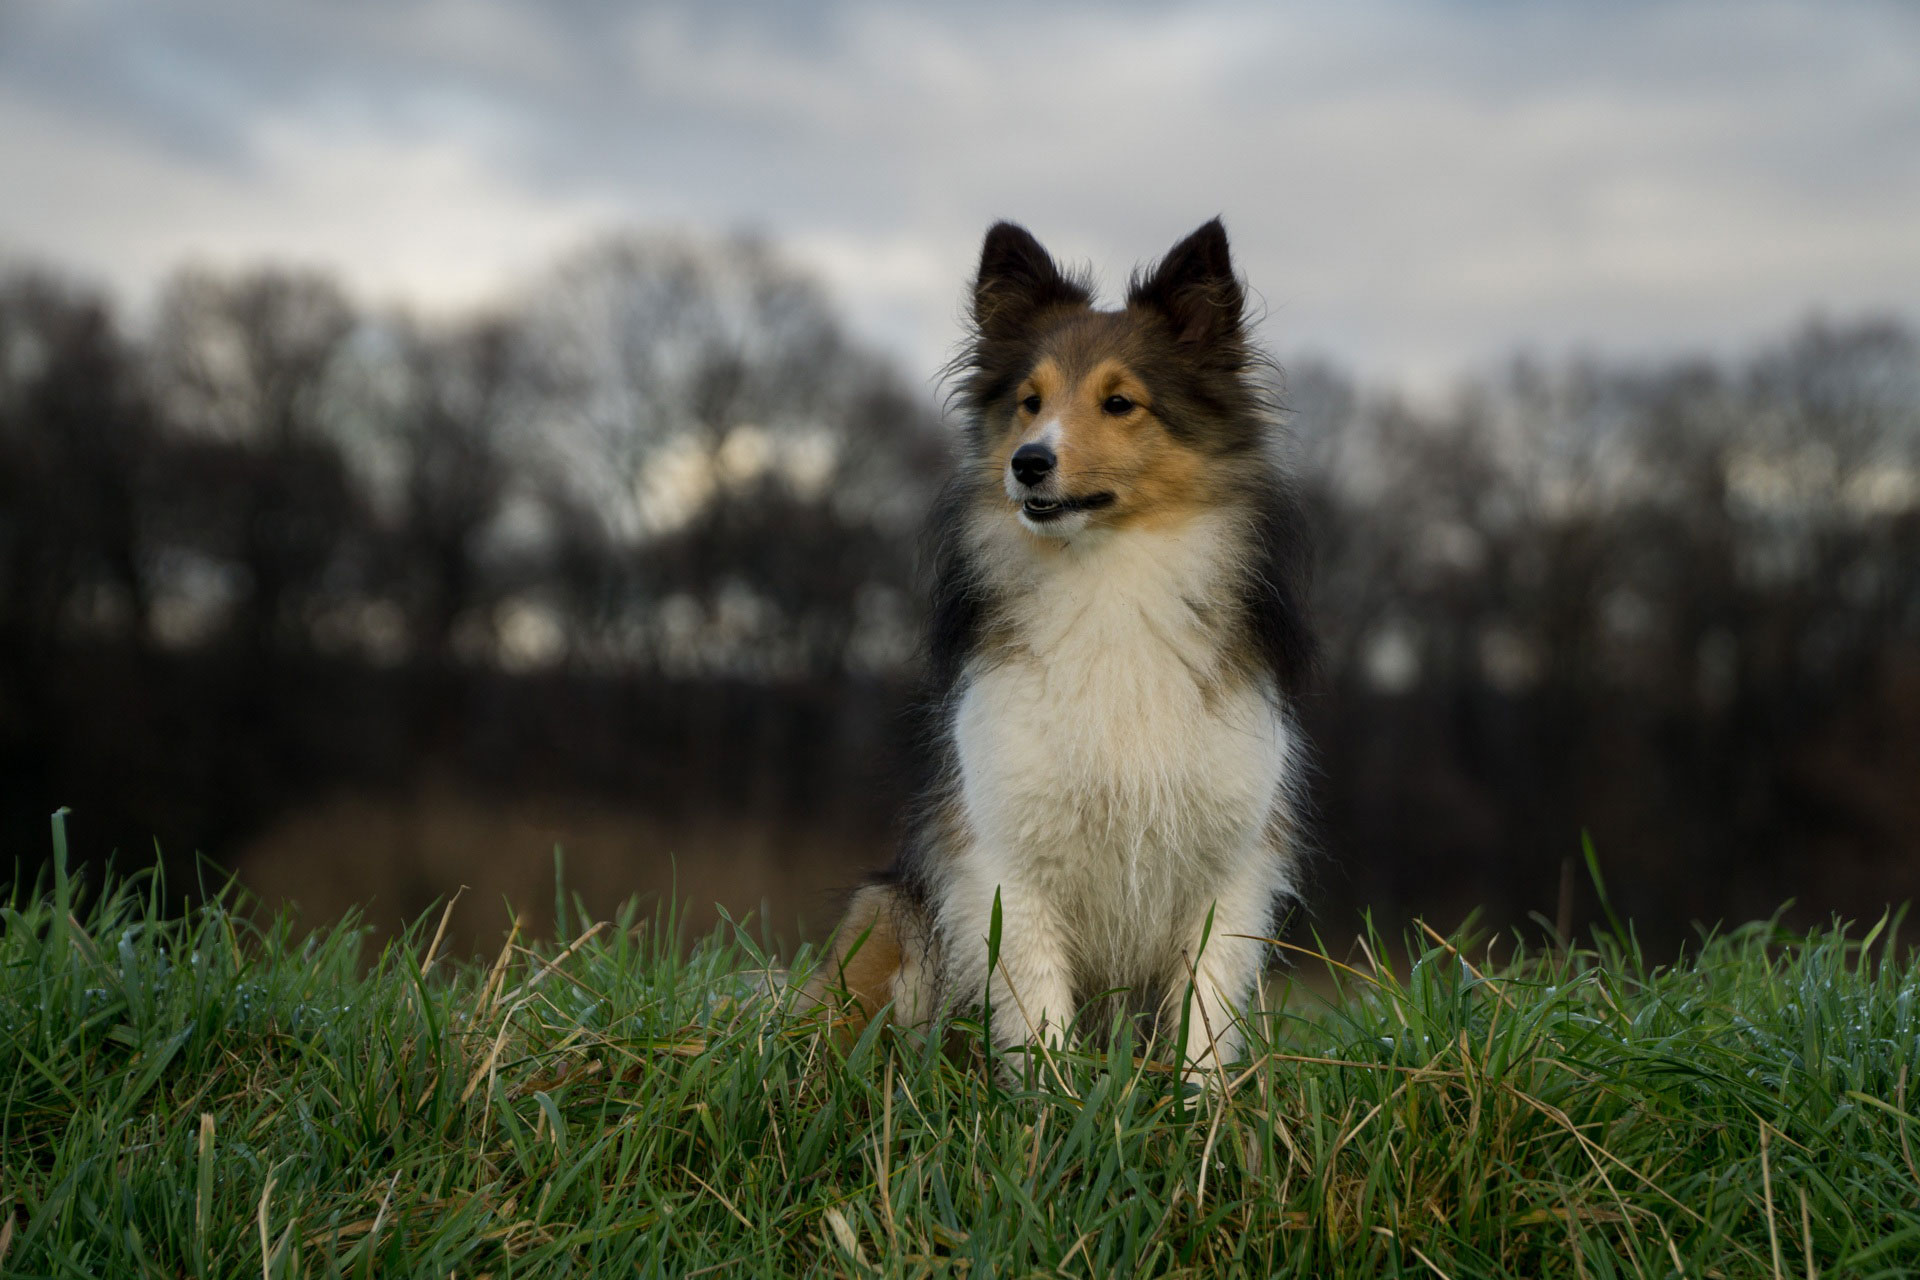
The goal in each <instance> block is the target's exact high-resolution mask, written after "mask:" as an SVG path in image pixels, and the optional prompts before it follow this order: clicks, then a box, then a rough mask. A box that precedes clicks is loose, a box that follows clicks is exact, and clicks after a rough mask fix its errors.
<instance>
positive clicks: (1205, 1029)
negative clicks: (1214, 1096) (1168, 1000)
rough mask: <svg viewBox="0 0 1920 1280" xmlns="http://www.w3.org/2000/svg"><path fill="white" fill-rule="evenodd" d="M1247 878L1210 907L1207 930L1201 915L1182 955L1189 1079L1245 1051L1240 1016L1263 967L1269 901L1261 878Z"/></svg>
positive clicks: (1269, 892)
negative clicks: (1185, 997) (1210, 917)
mask: <svg viewBox="0 0 1920 1280" xmlns="http://www.w3.org/2000/svg"><path fill="white" fill-rule="evenodd" d="M1246 879H1247V880H1248V883H1246V884H1243V885H1237V886H1235V891H1233V892H1231V893H1229V894H1227V895H1223V896H1222V897H1221V899H1220V900H1219V901H1218V902H1216V903H1214V904H1213V911H1212V916H1213V919H1212V924H1211V926H1210V927H1209V925H1208V924H1207V923H1206V919H1205V916H1204V915H1203V916H1202V919H1201V921H1200V922H1199V923H1197V924H1196V925H1195V927H1194V929H1193V934H1192V939H1193V940H1192V942H1191V943H1189V944H1188V946H1187V947H1186V949H1185V950H1184V951H1183V953H1182V955H1181V964H1182V969H1183V972H1182V973H1181V974H1180V985H1179V986H1178V987H1177V988H1176V990H1181V991H1185V992H1186V993H1187V1000H1186V1019H1187V1052H1186V1057H1187V1062H1188V1063H1189V1064H1190V1068H1189V1076H1190V1078H1198V1077H1203V1076H1207V1075H1213V1074H1215V1073H1217V1072H1218V1071H1219V1069H1220V1067H1221V1066H1222V1065H1223V1064H1225V1063H1229V1062H1233V1061H1234V1060H1236V1059H1237V1058H1239V1057H1240V1054H1241V1051H1242V1050H1243V1049H1244V1048H1245V1047H1246V1035H1245V1032H1244V1030H1243V1028H1242V1025H1241V1018H1242V1016H1243V1015H1244V1014H1245V1012H1246V1005H1247V1000H1248V999H1249V998H1250V997H1251V996H1252V994H1253V991H1254V987H1255V984H1256V983H1257V982H1258V980H1259V977H1260V969H1261V966H1263V965H1264V964H1265V963H1266V943H1264V942H1262V941H1260V935H1262V934H1264V933H1265V932H1266V931H1267V928H1268V922H1269V919H1270V913H1271V905H1270V904H1271V903H1272V900H1273V898H1272V890H1271V888H1270V887H1269V886H1268V885H1267V883H1266V882H1265V879H1264V878H1263V877H1255V876H1248V877H1246Z"/></svg>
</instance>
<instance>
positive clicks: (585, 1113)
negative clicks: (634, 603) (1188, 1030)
mask: <svg viewBox="0 0 1920 1280" xmlns="http://www.w3.org/2000/svg"><path fill="white" fill-rule="evenodd" d="M60 865H61V869H60V870H59V871H58V873H57V875H56V877H55V881H54V884H53V885H52V887H51V890H50V891H48V890H46V889H45V888H44V887H42V888H39V889H34V890H29V889H28V888H26V887H24V886H23V887H19V888H16V889H15V890H14V891H13V892H12V895H11V898H10V901H9V903H8V905H7V906H6V907H5V910H4V917H3V919H4V934H3V935H0V1178H3V1179H4V1181H0V1272H4V1273H5V1274H7V1275H9V1276H81V1275H87V1276H116V1277H117V1276H140V1275H154V1276H170V1277H174V1276H265V1277H269V1278H270V1280H271V1278H272V1277H280V1276H296V1275H298V1276H331V1275H342V1276H373V1275H382V1276H414V1275H418V1276H435V1277H445V1276H448V1275H458V1276H462V1277H471V1276H477V1275H483V1274H490V1275H493V1276H496V1277H505V1276H551V1275H582V1276H585V1275H592V1276H617V1275H634V1274H638V1275H673V1276H691V1275H694V1274H696V1273H704V1274H711V1275H768V1276H790V1275H850V1276H867V1275H922V1274H942V1275H965V1276H972V1277H981V1276H1000V1275H1030V1274H1049V1275H1052V1274H1066V1275H1094V1276H1113V1275H1131V1274H1178V1273H1186V1274H1195V1275H1209V1276H1213V1275H1253V1276H1266V1275H1281V1274H1295V1275H1303V1276H1343V1275H1353V1276H1380V1275H1386V1276H1392V1275H1407V1276H1429V1275H1444V1276H1448V1277H1453V1278H1454V1280H1460V1278H1462V1277H1467V1276H1504V1275H1512V1276H1528V1277H1533V1276H1576V1277H1579V1276H1591V1277H1596V1278H1598V1277H1609V1276H1620V1275H1671V1274H1684V1275H1688V1276H1771V1275H1775V1274H1778V1275H1785V1276H1796V1277H1797V1276H1804V1275H1807V1274H1809V1273H1810V1272H1817V1273H1818V1274H1820V1275H1823V1276H1841V1275H1844V1276H1856V1275H1858V1276H1876V1275H1884V1276H1896V1275H1908V1274H1913V1270H1914V1267H1915V1263H1916V1260H1920V1208H1917V1207H1916V1205H1917V1204H1920V1175H1916V1168H1915V1163H1914V1146H1915V1144H1917V1143H1920V1133H1916V1132H1915V1130H1916V1128H1920V1122H1916V1121H1915V1120H1914V1119H1912V1115H1913V1112H1914V1111H1915V1101H1914V1099H1913V1098H1912V1097H1911V1096H1910V1094H1911V1093H1912V1092H1914V1091H1916V1090H1920V1084H1915V1083H1914V1082H1913V1081H1912V1077H1913V1076H1914V1075H1915V1073H1916V1064H1917V1059H1920V1009H1917V1008H1916V1003H1917V1002H1920V972H1916V967H1915V963H1914V962H1913V960H1912V959H1910V958H1909V956H1908V954H1907V952H1906V951H1905V950H1904V949H1902V948H1899V947H1897V946H1896V945H1895V942H1894V940H1893V938H1892V936H1891V935H1892V932H1893V930H1892V929H1891V928H1876V929H1874V930H1871V931H1869V932H1868V934H1867V935H1866V936H1864V937H1860V938H1851V937H1849V936H1848V934H1847V932H1846V931H1845V930H1843V929H1835V930H1831V931H1824V932H1821V933H1819V934H1816V935H1812V936H1805V937H1799V936H1788V935H1786V934H1784V933H1782V932H1781V931H1780V930H1778V929H1777V928H1775V927H1773V926H1771V925H1768V924H1759V925H1753V926H1748V927H1746V928H1742V929H1739V930H1736V931H1733V932H1732V933H1729V934H1726V935H1724V936H1719V937H1714V938H1711V939H1709V940H1706V941H1703V942H1702V943H1700V944H1699V945H1698V946H1697V948H1696V949H1695V951H1694V953H1693V954H1692V955H1691V956H1690V957H1689V958H1687V959H1686V960H1685V961H1683V962H1682V963H1679V964H1677V965H1673V966H1670V967H1664V968H1656V967H1652V966H1650V965H1649V964H1648V963H1647V962H1646V961H1645V960H1644V959H1643V958H1642V956H1641V954H1640V952H1639V951H1638V949H1637V948H1636V946H1635V945H1634V943H1633V942H1632V941H1631V940H1630V938H1628V937H1622V936H1619V935H1617V934H1609V935H1607V936H1603V937H1601V938H1600V939H1599V940H1598V941H1596V942H1595V943H1594V944H1593V945H1592V946H1590V947H1584V948H1580V949H1576V950H1574V951H1572V952H1571V953H1560V952H1554V953H1549V954H1522V955H1518V956H1512V957H1510V958H1508V959H1506V960H1504V961H1503V962H1501V963H1500V964H1499V965H1498V966H1495V967H1493V968H1492V969H1488V968H1487V967H1486V966H1484V965H1482V966H1476V964H1475V963H1474V962H1473V961H1472V960H1471V959H1470V957H1469V956H1468V955H1466V954H1463V952H1464V950H1465V948H1464V947H1459V944H1457V943H1444V944H1442V943H1433V944H1432V945H1429V946H1427V947H1426V949H1425V950H1424V951H1422V952H1420V953H1419V954H1417V955H1416V957H1415V958H1414V959H1412V960H1411V961H1410V962H1409V963H1406V964H1404V965H1402V966H1401V968H1400V971H1399V972H1393V971H1389V970H1388V969H1387V968H1385V967H1379V968H1375V967H1374V966H1373V965H1372V964H1371V963H1369V962H1365V961H1363V962H1362V963H1360V964H1359V965H1358V966H1357V969H1356V970H1354V971H1348V970H1345V969H1343V968H1341V967H1340V966H1338V965H1336V964H1334V963H1333V962H1331V961H1326V960H1317V959H1313V958H1310V957H1295V962H1296V964H1297V965H1299V966H1300V967H1301V969H1303V970H1305V969H1308V968H1311V969H1313V970H1314V971H1315V972H1316V974H1317V975H1319V976H1317V978H1316V981H1315V982H1314V983H1313V984H1312V986H1313V988H1314V991H1313V993H1308V992H1307V991H1306V990H1305V988H1304V986H1302V987H1301V988H1299V989H1296V990H1294V991H1293V992H1292V993H1291V995H1290V997H1289V998H1287V999H1286V1002H1285V1008H1286V1011H1285V1012H1284V1013H1279V1014H1271V1015H1265V1016H1262V1017H1259V1018H1257V1019H1255V1020H1254V1025H1253V1027H1252V1033H1253V1036H1254V1040H1255V1043H1256V1049H1255V1052H1254V1054H1253V1056H1252V1057H1251V1059H1250V1060H1249V1061H1248V1062H1247V1063H1246V1064H1244V1065H1243V1066H1242V1067H1241V1068H1240V1069H1238V1070H1237V1071H1236V1072H1235V1073H1234V1078H1233V1081H1232V1087H1231V1089H1230V1090H1216V1091H1195V1090H1192V1089H1189V1088H1186V1087H1183V1086H1182V1085H1181V1084H1180V1083H1179V1081H1178V1080H1177V1079H1176V1078H1173V1077H1171V1076H1170V1075H1169V1074H1168V1073H1166V1072H1165V1071H1163V1070H1159V1069H1156V1068H1155V1067H1153V1066H1152V1065H1150V1062H1148V1061H1143V1060H1140V1059H1136V1056H1135V1054H1134V1052H1133V1051H1132V1050H1131V1049H1130V1048H1128V1047H1127V1046H1125V1045H1121V1046H1117V1047H1115V1048H1113V1049H1111V1050H1108V1051H1102V1052H1093V1051H1078V1052H1059V1053H1055V1054H1054V1055H1052V1056H1051V1058H1050V1059H1049V1060H1047V1061H1044V1062H1035V1063H1032V1064H1027V1067H1026V1069H1025V1070H1024V1076H1023V1078H1021V1079H1019V1080H1017V1081H1015V1080H1013V1079H1010V1078H1009V1077H1008V1075H1007V1074H1005V1073H1002V1072H998V1071H988V1070H984V1069H983V1068H982V1066H981V1064H980V1062H979V1061H978V1059H977V1057H975V1056H973V1055H971V1054H970V1053H968V1052H960V1053H958V1054H954V1055H945V1054H942V1053H941V1052H940V1051H939V1049H938V1048H937V1047H935V1046H934V1045H933V1044H932V1043H930V1042H929V1041H927V1040H923V1039H919V1038H915V1037H912V1036H908V1035H905V1034H897V1033H894V1032H888V1031H877V1032H874V1033H870V1034H868V1035H867V1036H865V1037H864V1038H863V1039H862V1040H861V1041H860V1042H859V1043H858V1044H856V1045H854V1046H853V1047H852V1048H851V1049H850V1050H846V1051H843V1050H842V1049H840V1048H838V1047H836V1045H835V1043H834V1042H833V1040H832V1039H831V1038H830V1037H828V1036H825V1035H822V1034H821V1033H820V1032H819V1031H818V1030H817V1029H816V1028H814V1027H813V1026H811V1025H810V1024H809V1023H808V1022H807V1021H806V1020H804V1019H801V1018H798V1017H795V1016H793V1015H792V1014H791V1013H790V1012H789V1011H787V1010H785V1009H784V1008H783V1007H782V999H781V995H780V993H779V990H778V988H776V987H775V986H774V985H773V984H772V983H771V982H770V981H769V978H768V963H767V959H766V957H765V956H764V955H762V954H760V953H759V952H758V950H757V949H756V948H755V946H754V945H753V944H752V943H751V942H750V941H747V940H744V939H743V938H741V937H740V936H738V935H737V934H735V935H732V936H721V937H716V938H713V939H709V940H707V941H705V942H703V943H701V944H700V945H698V946H696V947H694V948H693V949H692V950H691V953H690V955H689V954H686V953H684V952H683V949H682V948H680V947H678V946H676V945H675V942H674V939H673V938H672V936H671V930H670V929H669V928H667V927H665V924H664V922H663V921H661V920H660V919H659V918H658V917H646V918H641V917H640V916H639V915H637V914H636V913H635V912H633V911H629V912H627V913H626V914H623V915H622V916H621V917H620V918H619V919H618V920H616V921H613V922H611V923H609V924H607V925H605V926H603V927H600V928H598V929H597V930H596V929H590V928H588V927H587V926H586V924H585V923H584V922H583V921H581V920H580V919H579V918H578V916H577V914H576V913H569V915H568V931H569V932H570V933H573V934H577V935H581V937H580V940H579V941H577V942H575V943H574V944H572V945H571V946H567V947H561V946H558V945H538V946H531V947H521V946H519V945H513V946H510V947H508V948H507V949H506V950H505V951H503V953H502V956H501V959H500V960H499V961H498V962H497V963H493V964H486V963H454V962H450V961H448V960H444V959H442V960H439V961H431V960H430V953H429V949H430V942H431V938H432V932H433V926H434V925H435V923H436V920H427V921H424V922H422V924H421V926H420V927H418V928H417V929H416V930H414V931H413V932H411V933H409V934H408V935H407V936H406V937H405V938H403V939H401V940H399V941H397V942H394V943H391V944H389V945H387V946H385V947H383V948H381V949H380V950H379V951H378V953H377V954H367V948H368V939H367V935H366V933H365V932H364V930H363V929H361V928H360V927H358V926H357V925H356V924H355V923H354V922H352V921H347V922H343V923H341V924H339V925H337V926H334V927H331V928H326V929H323V930H321V931H319V932H318V933H315V934H312V935H302V934H300V933H298V932H297V931H296V930H294V929H293V928H292V926H291V925H290V924H289V923H288V922H286V921H281V922H278V923H274V924H272V925H270V926H266V927H256V926H254V925H252V924H249V923H248V922H247V920H246V918H245V917H244V916H243V915H242V914H240V913H239V911H238V910H237V908H238V906H239V905H240V904H238V903H237V902H236V901H235V900H234V899H233V898H232V897H230V896H228V897H221V898H216V900H214V901H213V902H211V903H209V904H208V905H205V906H203V907H201V908H199V909H197V910H195V911H193V912H192V913H191V914H189V915H187V916H186V917H184V918H180V917H173V918H168V917H167V916H166V915H165V914H164V913H163V912H162V911H161V910H160V908H159V902H160V895H159V892H158V889H157V887H156V886H155V885H154V884H153V883H152V882H151V881H150V880H141V879H136V880H134V881H132V882H120V883H113V884H109V885H107V886H105V887H104V888H98V887H97V888H96V890H95V891H94V892H91V893H86V894H83V893H81V892H80V889H79V888H78V887H77V886H76V885H75V884H73V883H72V882H70V880H69V879H68V877H67V875H66V873H65V870H64V854H62V855H61V858H60ZM466 909H468V907H467V906H466V905H465V904H463V906H462V910H466ZM1456 947H1459V949H1456ZM1375 954H1380V952H1379V951H1378V949H1377V945H1376V948H1375ZM1483 973H1484V976H1483ZM958 1034H959V1037H960V1038H961V1039H965V1037H966V1034H967V1028H966V1027H965V1026H964V1024H963V1025H961V1026H960V1027H959V1028H958ZM972 1043H974V1044H977V1043H978V1035H977V1031H976V1032H974V1034H973V1040H972ZM1145 1048H1146V1050H1147V1053H1148V1055H1149V1057H1152V1056H1161V1049H1162V1047H1161V1046H1146V1047H1145ZM1015 1066H1016V1068H1018V1066H1019V1064H1015ZM1012 1074H1014V1075H1021V1074H1022V1073H1021V1071H1020V1070H1017V1069H1016V1070H1015V1071H1014V1072H1013V1073H1012Z"/></svg>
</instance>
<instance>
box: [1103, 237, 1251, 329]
mask: <svg viewBox="0 0 1920 1280" xmlns="http://www.w3.org/2000/svg"><path fill="white" fill-rule="evenodd" d="M1127 305H1128V306H1141V307H1151V308H1153V309H1154V310H1156V311H1158V312H1160V313H1161V314H1162V315H1164V316H1166V318H1167V319H1168V321H1169V322H1170V323H1171V324H1172V325H1173V332H1174V336H1175V337H1176V338H1178V339H1179V340H1180V341H1181V342H1192V343H1211V342H1218V341H1220V340H1222V339H1225V338H1234V337H1238V336H1240V332H1241V325H1242V317H1243V315H1244V313H1245V311H1246V305H1247V295H1246V292H1245V290H1243V289H1242V288H1241V287H1240V281H1239V280H1238V279H1236V278H1235V276H1234V274H1233V257H1232V255H1231V254H1230V253H1229V252H1228V249H1227V229H1226V228H1225V227H1223V226H1221V225H1220V219H1218V218H1214V219H1212V220H1211V221H1209V222H1207V223H1206V224H1205V225H1203V226H1202V227H1201V228H1200V229H1199V230H1197V231H1195V232H1194V233H1193V234H1192V235H1190V236H1188V237H1187V238H1186V239H1185V240H1182V241H1181V242H1180V243H1179V244H1176V245H1175V246H1173V248H1172V249H1169V250H1168V251H1167V256H1166V257H1164V258H1162V259H1161V260H1160V263H1159V265H1158V266H1156V267H1154V269H1153V270H1152V271H1150V272H1148V273H1146V274H1145V275H1144V276H1140V275H1136V276H1135V277H1134V279H1133V284H1132V286H1131V287H1130V288H1128V290H1127Z"/></svg>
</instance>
